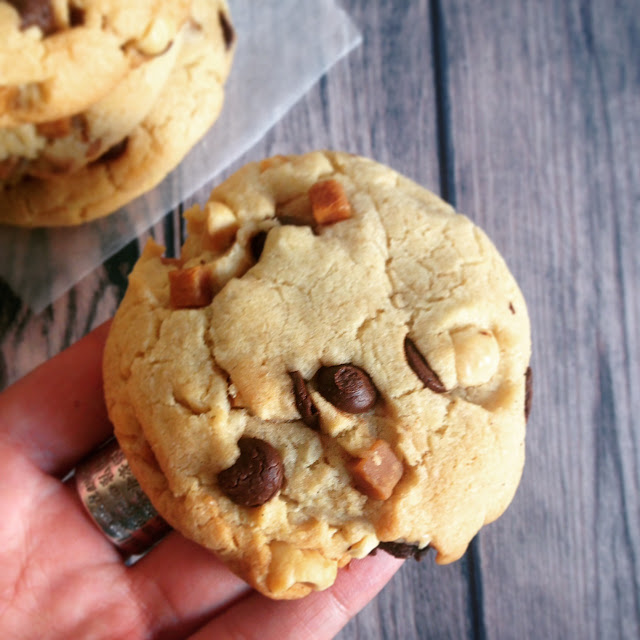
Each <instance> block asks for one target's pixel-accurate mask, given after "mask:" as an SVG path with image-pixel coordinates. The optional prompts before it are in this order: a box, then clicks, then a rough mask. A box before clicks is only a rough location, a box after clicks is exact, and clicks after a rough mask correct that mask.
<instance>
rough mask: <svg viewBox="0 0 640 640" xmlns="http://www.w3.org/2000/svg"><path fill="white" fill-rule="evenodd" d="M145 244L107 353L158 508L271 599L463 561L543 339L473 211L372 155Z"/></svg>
mask: <svg viewBox="0 0 640 640" xmlns="http://www.w3.org/2000/svg"><path fill="white" fill-rule="evenodd" d="M185 216H186V219H187V229H188V236H187V240H186V242H185V244H184V246H183V248H182V252H181V255H180V257H179V258H177V259H167V258H164V257H163V248H162V247H160V246H158V245H156V244H154V243H153V242H151V243H149V244H148V246H147V247H146V248H145V250H144V252H143V255H142V256H141V258H140V260H139V262H138V263H137V264H136V266H135V268H134V270H133V272H132V274H131V276H130V281H129V288H128V291H127V293H126V295H125V297H124V300H123V302H122V305H121V307H120V309H119V310H118V312H117V314H116V317H115V319H114V322H113V325H112V328H111V332H110V335H109V339H108V341H107V346H106V350H105V356H104V381H105V394H106V400H107V406H108V409H109V414H110V417H111V420H112V421H113V424H114V427H115V432H116V436H117V438H118V440H119V442H120V444H121V446H122V448H123V450H124V451H125V453H126V455H127V457H128V459H129V461H130V464H131V466H132V468H133V471H134V473H135V475H136V476H137V478H138V479H139V481H140V483H141V485H142V487H143V489H144V490H145V492H146V493H147V494H148V495H149V497H150V498H151V500H152V502H153V503H154V505H155V506H156V508H157V509H158V511H159V512H160V513H161V514H162V515H163V516H164V517H165V519H166V520H167V521H168V522H170V523H171V525H172V526H173V527H175V528H176V529H178V530H179V531H181V532H182V533H183V534H184V535H186V536H188V537H189V538H192V539H193V540H196V541H197V542H199V543H200V544H202V545H204V546H206V547H208V548H210V549H212V550H213V551H214V552H215V553H216V554H218V555H219V557H220V558H222V559H223V560H224V561H225V562H226V563H227V564H228V565H229V567H230V568H231V569H233V570H234V571H235V572H237V573H238V575H240V576H242V577H243V578H244V579H245V580H247V581H248V582H249V583H250V584H251V585H253V586H254V587H255V588H256V589H258V590H259V591H261V592H262V593H264V594H266V595H267V596H269V597H272V598H280V599H286V598H298V597H301V596H304V595H306V594H308V593H309V592H311V591H312V590H316V589H317V590H321V589H325V588H327V587H328V586H330V585H331V584H332V583H333V582H334V580H335V577H336V573H337V571H338V569H339V568H340V567H343V566H345V565H346V564H348V563H349V561H350V560H351V559H352V558H361V557H363V556H365V555H367V554H369V553H371V552H373V551H375V550H376V549H381V550H384V551H386V552H389V553H392V554H394V555H396V556H399V557H407V556H410V555H413V556H415V557H418V558H419V557H421V556H422V555H424V554H425V553H426V550H427V549H429V548H432V549H434V551H435V553H436V554H437V556H436V560H437V561H438V562H440V563H447V562H451V561H454V560H456V559H457V558H459V557H460V556H461V555H462V554H463V553H464V551H465V549H466V547H467V545H468V543H469V541H470V540H471V539H472V538H473V536H474V535H475V534H476V533H477V532H478V530H479V529H480V528H481V527H482V526H483V525H484V524H487V523H489V522H491V521H493V520H495V519H496V518H497V517H498V516H499V515H500V514H501V513H502V512H503V511H504V510H505V509H506V507H507V506H508V504H509V503H510V501H511V499H512V498H513V495H514V493H515V490H516V487H517V485H518V482H519V479H520V476H521V473H522V468H523V463H524V437H525V423H526V417H525V396H526V379H527V377H528V374H527V371H528V365H529V358H530V328H529V320H528V315H527V309H526V305H525V301H524V299H523V296H522V294H521V292H520V290H519V288H518V286H517V284H516V282H515V280H514V278H513V277H512V275H511V273H510V272H509V270H508V268H507V266H506V264H505V262H504V260H503V259H502V258H501V256H500V255H499V253H498V251H497V250H496V248H495V247H494V245H493V244H492V243H491V241H490V240H489V239H488V238H487V236H486V235H485V234H484V233H483V232H482V231H481V230H480V229H479V228H478V227H476V226H475V225H474V224H473V223H472V222H471V221H470V220H469V219H468V218H466V217H464V216H463V215H460V214H457V213H456V212H455V211H454V210H453V209H452V208H451V207H450V206H449V205H447V204H446V203H445V202H443V201H442V200H440V199H439V198H438V197H437V196H435V195H433V194H432V193H430V192H429V191H427V190H425V189H424V188H422V187H420V186H418V185H417V184H415V183H414V182H412V181H410V180H408V179H407V178H405V177H403V176H401V175H399V174H398V173H396V172H395V171H393V170H391V169H389V168H387V167H384V166H382V165H380V164H378V163H376V162H373V161H371V160H368V159H365V158H360V157H356V156H352V155H348V154H344V153H334V152H314V153H309V154H306V155H302V156H295V157H294V156H291V157H274V158H270V159H267V160H264V161H262V162H257V163H252V164H249V165H247V166H246V167H244V168H243V169H241V170H240V171H239V172H237V173H236V174H234V175H233V176H231V177H230V178H229V179H227V180H226V181H225V182H224V183H223V184H221V185H220V186H218V187H217V188H215V189H214V190H213V192H212V194H211V197H210V199H209V201H208V202H207V203H206V204H205V205H204V206H203V207H199V206H196V207H194V208H192V209H191V210H190V211H188V212H187V213H186V214H185Z"/></svg>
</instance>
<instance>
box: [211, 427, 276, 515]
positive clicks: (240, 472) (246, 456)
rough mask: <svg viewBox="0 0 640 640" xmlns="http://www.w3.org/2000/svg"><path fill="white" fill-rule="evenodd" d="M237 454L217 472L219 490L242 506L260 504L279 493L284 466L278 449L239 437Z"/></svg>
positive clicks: (266, 443) (257, 505)
mask: <svg viewBox="0 0 640 640" xmlns="http://www.w3.org/2000/svg"><path fill="white" fill-rule="evenodd" d="M238 447H239V448H240V457H239V458H238V459H237V460H236V461H235V463H234V464H233V465H232V466H230V467H229V468H228V469H225V470H224V471H221V472H220V473H219V474H218V484H219V486H220V489H221V490H222V492H223V493H224V494H225V495H226V496H227V497H228V498H229V499H230V500H232V501H233V502H235V503H236V504H238V505H240V506H242V507H259V506H260V505H262V504H264V503H265V502H268V501H269V500H271V498H273V496H275V495H276V493H278V491H279V490H280V487H281V486H282V482H283V480H284V466H283V463H282V458H281V457H280V454H279V453H278V451H277V449H275V448H274V447H272V446H271V445H270V444H269V443H268V442H265V441H264V440H259V439H258V438H240V440H239V441H238Z"/></svg>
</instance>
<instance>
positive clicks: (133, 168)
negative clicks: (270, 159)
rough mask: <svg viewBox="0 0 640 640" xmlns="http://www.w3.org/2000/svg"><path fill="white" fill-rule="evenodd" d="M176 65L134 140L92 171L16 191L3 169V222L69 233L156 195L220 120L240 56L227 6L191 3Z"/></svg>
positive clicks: (218, 1)
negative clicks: (135, 200) (142, 196)
mask: <svg viewBox="0 0 640 640" xmlns="http://www.w3.org/2000/svg"><path fill="white" fill-rule="evenodd" d="M190 10H191V18H190V20H189V21H188V22H187V23H186V25H185V28H184V30H183V32H182V34H181V42H180V48H179V52H178V55H177V60H176V63H175V65H174V66H173V68H172V70H171V73H170V74H169V77H168V79H167V81H166V82H165V84H164V86H163V87H162V90H161V91H160V93H159V95H158V96H157V98H156V100H155V101H154V104H153V106H152V107H151V109H150V110H149V112H148V113H147V115H146V116H145V117H144V119H143V120H142V122H141V123H140V124H139V125H137V126H136V127H135V128H134V129H133V130H132V131H131V133H130V134H129V135H128V136H127V137H125V138H124V139H122V140H121V141H120V142H118V143H117V144H116V145H115V146H113V147H111V148H109V149H107V150H105V151H104V152H103V153H102V155H100V156H99V157H98V158H97V159H95V160H94V161H93V162H91V163H90V164H88V165H86V166H85V167H83V168H81V169H80V170H78V171H75V172H74V173H71V174H68V175H62V176H58V177H57V179H55V180H53V179H44V178H43V179H40V178H34V177H28V178H27V179H23V180H20V181H18V182H17V183H12V182H10V181H9V180H8V179H7V176H10V175H11V174H12V172H14V171H15V168H13V167H12V166H11V163H10V162H9V163H8V164H5V166H4V169H3V168H2V166H1V165H0V180H1V179H2V176H3V175H4V176H5V181H4V182H3V183H1V184H0V222H4V223H9V224H13V225H18V226H27V227H35V226H63V225H74V224H80V223H83V222H86V221H88V220H92V219H95V218H98V217H101V216H104V215H107V214H109V213H111V212H113V211H115V210H116V209H117V208H118V207H120V206H122V205H124V204H126V203H127V202H129V201H130V200H132V199H133V198H135V197H136V196H138V195H140V194H142V193H144V192H146V191H148V190H149V189H151V188H153V187H154V186H155V185H156V184H158V182H160V181H161V180H162V179H163V178H164V177H165V176H166V175H167V173H169V171H171V170H172V169H173V168H174V167H175V166H176V165H177V164H178V163H179V162H180V160H182V158H183V157H184V155H185V154H186V153H187V152H188V151H189V150H190V149H191V147H192V146H193V145H194V144H195V143H196V142H197V141H198V140H199V139H200V138H201V137H202V136H203V135H204V134H205V133H206V131H207V130H208V129H209V128H210V127H211V125H212V124H213V123H214V121H215V120H216V119H217V117H218V115H219V113H220V110H221V108H222V103H223V99H224V82H225V81H226V78H227V76H228V73H229V70H230V67H231V62H232V58H233V52H234V37H233V27H232V26H231V19H230V17H229V13H228V8H227V5H226V2H224V0H215V1H211V0H193V1H192V2H191V6H190Z"/></svg>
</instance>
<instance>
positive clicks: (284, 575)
mask: <svg viewBox="0 0 640 640" xmlns="http://www.w3.org/2000/svg"><path fill="white" fill-rule="evenodd" d="M269 549H270V551H271V563H270V564H269V574H268V575H267V586H268V587H269V589H270V591H272V592H273V593H284V592H285V591H287V589H290V588H291V587H292V586H293V585H295V584H298V583H302V584H306V585H308V586H310V587H311V588H312V589H314V590H315V591H323V590H324V589H327V588H328V587H330V586H331V585H332V584H333V583H334V581H335V579H336V574H337V572H338V568H337V565H336V563H335V562H332V561H331V560H329V559H328V558H325V557H324V556H322V555H321V554H320V552H318V551H316V550H315V549H296V548H295V547H293V546H292V545H290V544H288V543H286V542H280V541H274V542H272V543H271V544H270V545H269Z"/></svg>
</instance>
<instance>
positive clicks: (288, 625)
mask: <svg viewBox="0 0 640 640" xmlns="http://www.w3.org/2000/svg"><path fill="white" fill-rule="evenodd" d="M402 562H403V561H402V560H398V559H396V558H393V557H391V556H389V555H388V554H386V553H379V554H377V555H375V556H368V557H367V558H364V559H362V560H353V561H352V562H351V564H350V565H349V566H347V567H346V568H345V569H342V570H341V571H340V572H339V573H338V578H337V580H336V582H335V584H334V585H333V586H332V587H331V588H330V589H327V590H326V591H317V592H314V593H312V594H311V595H309V596H307V597H306V598H302V599H300V600H289V601H276V600H269V599H268V598H265V597H264V596H262V595H260V594H257V593H253V594H252V595H250V596H248V597H246V598H244V599H243V600H241V601H240V602H238V603H237V604H235V605H233V606H232V607H230V608H229V609H228V610H227V611H225V612H224V613H222V614H221V615H220V616H219V617H217V618H215V619H214V620H212V621H211V622H210V623H208V624H207V625H206V626H204V627H203V628H202V629H201V630H200V631H199V632H198V633H196V634H195V635H194V636H192V637H191V640H214V639H216V638H246V639H247V640H248V639H250V638H256V639H257V638H259V639H260V640H289V639H291V640H294V639H296V640H297V639H298V638H305V640H326V639H327V638H333V637H334V636H335V634H337V633H338V631H340V629H342V627H343V626H344V625H345V624H346V623H347V622H348V621H349V620H350V619H351V618H352V617H353V616H354V615H355V614H356V613H358V611H360V609H362V608H363V607H364V606H365V605H366V604H367V603H368V602H369V601H370V600H371V599H372V598H374V597H375V596H376V595H377V593H378V592H379V591H380V590H381V589H382V587H383V586H384V585H385V584H386V583H387V582H388V581H389V580H390V579H391V577H392V576H393V574H394V573H395V572H396V571H397V570H398V569H399V568H400V567H401V566H402Z"/></svg>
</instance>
